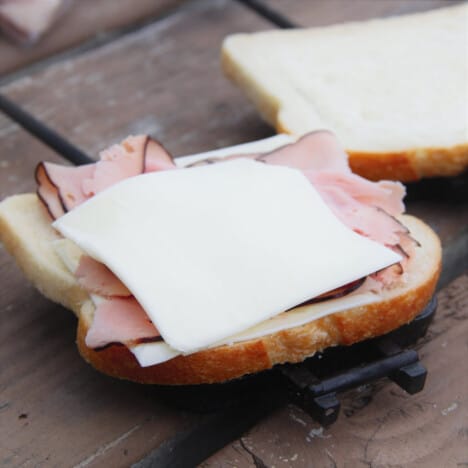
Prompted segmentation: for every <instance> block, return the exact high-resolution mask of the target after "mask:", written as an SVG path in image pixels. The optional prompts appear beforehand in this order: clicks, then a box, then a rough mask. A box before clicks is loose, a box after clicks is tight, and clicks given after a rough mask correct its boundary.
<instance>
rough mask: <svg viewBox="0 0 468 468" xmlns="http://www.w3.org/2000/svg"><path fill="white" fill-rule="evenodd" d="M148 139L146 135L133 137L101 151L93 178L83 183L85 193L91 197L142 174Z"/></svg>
mask: <svg viewBox="0 0 468 468" xmlns="http://www.w3.org/2000/svg"><path fill="white" fill-rule="evenodd" d="M147 139H148V137H147V136H145V135H138V136H131V137H128V138H127V139H126V140H124V141H123V142H122V143H121V144H120V145H113V146H111V147H110V148H107V149H105V150H104V151H101V153H100V161H98V162H97V163H96V164H95V169H94V173H93V175H92V177H90V178H88V179H85V180H84V181H83V191H84V193H85V194H86V195H87V196H88V197H91V196H93V195H95V194H96V193H99V192H101V191H102V190H104V189H106V188H108V187H110V186H112V185H114V184H116V183H117V182H120V181H121V180H124V179H127V178H129V177H134V176H136V175H139V174H142V173H143V171H144V167H145V161H144V159H145V146H146V141H147Z"/></svg>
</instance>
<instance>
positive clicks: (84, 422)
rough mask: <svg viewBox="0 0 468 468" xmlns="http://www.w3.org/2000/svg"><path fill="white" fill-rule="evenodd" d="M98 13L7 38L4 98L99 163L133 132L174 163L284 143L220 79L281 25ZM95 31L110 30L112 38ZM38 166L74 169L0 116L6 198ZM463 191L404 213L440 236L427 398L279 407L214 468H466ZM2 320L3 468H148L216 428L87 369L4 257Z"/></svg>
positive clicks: (425, 189) (425, 352)
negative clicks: (240, 48) (239, 53)
mask: <svg viewBox="0 0 468 468" xmlns="http://www.w3.org/2000/svg"><path fill="white" fill-rule="evenodd" d="M77 3H79V2H77ZM91 3H94V2H85V1H84V0H83V2H82V3H81V4H80V5H78V4H77V5H75V7H74V8H75V9H74V10H73V14H71V13H72V12H70V13H69V15H68V16H67V17H65V18H64V19H63V22H64V24H62V25H61V26H60V27H59V28H58V29H57V30H56V31H53V32H51V33H50V34H49V36H48V37H47V38H46V41H45V42H44V43H43V44H42V45H39V47H38V49H35V50H34V49H32V50H30V51H28V52H27V53H26V54H23V53H22V52H20V51H18V50H16V49H13V48H12V47H11V46H9V45H8V46H7V45H6V44H5V43H2V42H0V56H2V58H3V57H6V56H7V55H8V60H5V61H2V66H3V68H2V71H3V73H4V75H3V77H2V78H1V82H2V83H3V86H2V87H1V89H0V91H1V93H3V94H4V95H6V96H8V97H9V98H10V99H12V100H13V101H15V102H16V103H18V104H20V105H21V106H23V107H24V109H26V110H27V111H28V112H30V113H31V114H32V115H34V116H35V117H36V118H37V119H40V120H41V121H43V122H45V123H46V124H47V125H49V126H50V127H52V128H54V129H55V130H57V131H58V132H59V133H61V134H62V135H63V136H64V137H65V138H66V139H68V140H69V141H71V142H72V143H74V144H75V145H77V146H79V147H80V148H81V149H83V150H84V151H86V152H87V153H88V154H90V155H93V156H95V155H96V154H97V152H98V150H99V149H102V148H103V147H105V146H106V145H109V144H111V143H114V142H116V141H119V140H121V139H122V138H124V137H125V136H126V135H127V134H130V133H136V132H147V133H150V134H152V135H153V136H154V137H156V138H158V139H160V140H162V141H163V142H164V143H165V144H166V145H167V147H168V149H169V150H170V151H171V152H172V153H173V154H175V155H182V154H184V153H185V154H187V153H194V152H197V151H202V150H207V149H212V148H215V147H221V146H225V145H230V144H235V143H241V142H244V141H249V140H253V139H259V138H263V137H266V136H269V135H272V134H273V130H272V129H271V128H270V127H268V126H267V125H266V124H264V123H263V122H262V121H260V119H259V118H258V116H257V114H256V112H255V110H254V109H253V108H252V106H251V105H250V104H249V103H248V102H247V101H246V99H245V98H244V97H243V96H242V94H241V93H240V91H238V90H237V89H236V88H234V87H233V86H232V85H231V84H230V83H229V82H228V81H227V80H226V79H224V78H223V76H222V74H221V72H220V69H219V47H220V43H221V41H222V39H223V37H225V36H226V35H228V34H230V33H234V32H240V31H259V30H264V29H271V28H275V27H276V25H275V24H273V23H272V22H271V21H270V20H269V19H268V18H267V17H264V16H261V15H260V14H259V13H258V12H256V11H254V10H253V9H251V8H248V7H247V6H245V5H244V4H242V3H238V2H235V1H229V0H193V1H182V0H173V1H171V0H164V1H163V2H149V1H144V0H138V1H135V2H131V4H132V8H129V7H128V4H130V2H112V1H104V0H103V1H102V2H96V5H97V3H99V4H100V5H99V7H96V8H97V10H96V14H95V15H91V14H90V11H91V9H92V11H93V12H94V11H95V10H94V5H93V6H91V5H90V4H91ZM124 3H127V5H126V6H124ZM447 3H448V2H446V1H443V0H426V1H424V2H422V1H416V0H379V1H378V2H377V1H374V0H353V1H351V0H329V1H327V2H319V1H318V0H317V1H309V0H294V1H291V2H286V1H283V0H270V1H265V2H264V5H266V6H267V8H268V9H270V13H271V11H273V12H274V13H276V14H277V15H279V18H282V19H283V20H284V21H287V22H291V23H295V24H301V25H304V26H307V25H322V24H329V23H332V22H337V21H346V20H356V19H363V18H368V17H374V16H386V15H391V14H401V13H405V12H409V11H416V10H425V9H430V8H435V7H438V6H440V5H445V4H447ZM116 4H118V5H121V7H120V8H116V6H115V5H116ZM155 4H157V6H155ZM114 13H115V14H116V15H117V16H115V15H114ZM270 17H271V16H270ZM277 17H278V16H277ZM86 18H91V19H89V20H86ZM90 21H93V22H94V23H92V25H93V26H91V25H90V23H89V22H90ZM65 22H66V23H65ZM81 24H83V27H80V25H81ZM66 25H68V26H66ZM98 30H99V31H107V33H106V35H105V39H102V35H96V34H95V33H96V32H97V31H98ZM83 41H85V42H83ZM72 46H73V49H70V47H72ZM7 49H8V54H7V55H4V51H6V50H7ZM58 51H60V55H51V54H54V53H57V52H58ZM31 64H34V65H33V66H32V65H31ZM42 159H46V160H51V161H61V160H62V159H61V156H60V155H57V154H55V153H54V152H52V151H51V150H50V149H48V148H47V147H45V146H44V145H43V144H41V143H40V142H38V140H36V139H35V138H33V137H32V136H30V135H29V134H28V133H27V132H25V131H24V130H22V129H21V128H20V127H19V126H18V125H17V124H16V123H14V122H12V121H11V120H9V119H7V118H5V117H3V116H0V198H3V197H5V196H8V195H11V194H14V193H18V192H26V191H31V190H34V182H33V170H34V167H35V165H36V163H37V162H38V161H39V160H42ZM460 180H461V182H460ZM463 183H468V182H467V179H466V178H465V179H459V181H458V182H457V184H458V186H457V185H456V184H454V183H450V182H435V183H432V182H430V183H426V182H423V183H420V184H417V185H416V186H413V187H411V188H410V191H411V194H412V200H411V201H410V202H409V203H408V211H410V212H412V213H414V214H417V215H418V216H420V217H422V218H423V219H425V220H426V221H427V222H429V223H430V224H431V225H432V226H433V227H434V228H435V229H436V231H437V232H438V233H439V234H440V236H441V238H442V242H443V245H444V252H445V253H444V271H443V276H442V280H441V283H440V286H439V293H438V297H439V302H440V305H439V311H438V315H437V318H436V320H435V322H434V324H433V325H432V326H431V328H430V331H429V334H428V335H427V337H426V338H424V339H423V340H422V342H421V343H419V344H418V345H417V348H418V349H419V351H420V355H421V357H422V361H423V363H424V364H425V366H426V367H427V368H428V369H429V378H428V381H427V383H426V387H425V389H424V391H423V392H421V393H419V394H417V395H414V396H408V395H407V394H405V393H404V392H403V391H402V390H400V389H399V388H398V387H396V386H395V384H392V383H390V382H388V381H379V382H377V383H375V384H371V385H366V386H363V387H360V388H358V389H357V390H354V391H350V392H348V393H346V394H344V395H343V397H342V414H341V416H340V419H339V421H338V422H337V423H336V424H335V425H333V426H332V427H331V428H329V429H324V428H321V427H320V426H318V425H317V424H316V423H314V422H313V420H312V419H311V418H310V417H309V416H308V415H306V414H304V413H303V412H302V411H301V410H299V409H297V408H296V407H293V406H283V407H281V408H279V409H277V410H275V411H273V412H271V413H270V414H269V415H268V416H267V417H266V418H264V419H263V420H261V421H260V422H258V423H257V424H256V425H255V426H254V427H253V428H251V429H250V430H249V431H248V432H246V433H245V434H244V435H243V436H242V437H241V438H239V439H237V440H235V441H233V442H232V443H230V444H228V445H227V446H226V447H225V448H223V449H222V450H220V451H219V452H218V453H216V454H214V455H213V456H211V457H210V458H208V459H207V460H205V461H204V462H203V464H202V466H204V467H225V466H239V467H244V466H257V467H264V466H267V467H270V466H271V467H273V466H275V467H280V466H294V467H309V466H317V467H322V466H324V467H325V466H340V467H345V466H349V467H356V466H373V467H374V466H375V467H377V466H379V467H380V466H382V467H383V466H385V467H386V466H405V467H407V466H421V467H422V466H424V467H427V466H434V467H442V466H444V467H445V466H453V467H456V466H467V465H468V450H467V446H468V429H467V420H468V418H467V416H468V411H467V405H468V400H467V393H468V392H467V389H468V385H467V384H468V379H467V375H468V367H467V359H466V352H467V342H466V336H467V332H468V322H467V321H466V318H467V315H468V294H467V291H468V274H467V273H468V225H467V224H468V223H467V220H468V200H467V199H466V197H464V196H463V195H461V196H460V195H459V193H460V190H459V189H460V184H463ZM437 191H439V192H437ZM434 192H435V193H436V196H434ZM462 193H463V192H462ZM464 193H466V192H464ZM0 313H1V326H0V342H1V345H0V465H1V466H7V467H13V466H47V467H48V466H79V467H85V466H106V467H107V466H112V467H114V466H115V467H117V466H129V465H131V464H133V463H137V465H136V466H151V463H152V462H154V461H155V460H157V454H158V450H160V449H161V447H162V448H167V447H170V444H171V443H173V442H174V441H175V440H178V438H179V439H180V437H181V435H182V436H183V435H184V434H189V433H190V431H191V430H192V428H194V427H197V425H200V424H203V423H204V422H205V421H206V417H207V416H206V415H200V414H194V413H191V412H188V411H181V410H176V409H174V408H171V407H169V406H167V405H165V404H164V403H163V402H162V401H160V399H158V398H157V397H156V396H155V393H154V391H153V390H152V388H151V387H144V386H139V385H136V384H132V383H127V382H120V381H116V380H114V379H111V378H108V377H106V376H103V375H101V374H99V373H97V372H95V371H94V370H93V369H92V368H90V367H89V366H88V365H86V364H85V363H84V362H83V361H82V359H81V358H80V357H79V355H78V352H77V350H76V347H75V345H74V333H75V325H76V324H75V320H74V318H73V316H72V314H70V313H67V312H66V311H64V310H63V309H62V308H61V307H59V306H57V305H55V304H52V303H50V302H49V301H47V300H45V299H44V298H43V297H42V296H41V295H40V294H39V293H38V292H37V291H35V290H34V289H33V288H32V287H31V286H30V285H28V284H27V282H26V281H25V280H24V278H23V276H22V275H21V273H20V271H19V270H18V269H17V267H16V266H15V264H14V262H13V261H12V260H11V259H10V258H9V257H8V255H7V254H6V252H4V250H3V249H2V248H0Z"/></svg>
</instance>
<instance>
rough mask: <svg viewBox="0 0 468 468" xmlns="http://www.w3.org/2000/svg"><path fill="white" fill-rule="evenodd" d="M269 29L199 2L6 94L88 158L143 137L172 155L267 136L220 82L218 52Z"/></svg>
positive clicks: (220, 4)
mask: <svg viewBox="0 0 468 468" xmlns="http://www.w3.org/2000/svg"><path fill="white" fill-rule="evenodd" d="M268 26H269V24H268V23H266V22H265V21H262V20H261V19H259V18H257V17H256V16H254V14H253V13H251V12H250V11H249V10H247V9H245V8H243V7H242V6H239V5H237V3H231V2H227V1H213V2H206V1H204V2H194V3H190V4H189V5H187V8H185V9H184V10H183V11H181V12H180V13H176V14H174V15H171V16H168V17H167V18H165V19H163V20H161V21H160V22H158V23H157V24H154V25H150V26H147V27H145V28H143V29H141V30H139V31H137V32H135V33H133V34H129V35H127V36H126V37H124V38H122V39H121V40H119V41H116V42H113V43H111V44H108V45H106V46H103V47H101V48H99V49H97V50H95V51H93V52H90V53H87V54H84V55H83V56H81V57H78V58H75V59H71V60H64V61H62V62H60V63H57V64H54V65H52V66H50V67H48V68H47V69H45V70H43V71H40V72H38V73H35V74H33V75H31V76H29V77H27V78H24V79H20V80H18V81H16V82H14V83H12V84H11V85H8V86H6V87H4V88H2V92H4V93H6V94H7V95H8V96H9V97H11V98H13V99H14V100H16V101H17V102H19V103H20V104H22V105H24V106H25V107H26V109H28V110H29V111H30V112H32V113H33V114H34V115H36V116H38V117H40V118H41V119H42V120H44V121H45V122H46V123H48V124H49V125H51V126H53V127H54V128H55V129H57V130H58V131H59V132H61V133H63V134H64V135H65V136H66V137H67V138H69V139H70V140H72V141H73V142H74V143H75V144H77V145H78V146H80V147H81V148H83V149H84V150H86V151H87V152H88V153H89V154H91V155H97V152H98V151H99V150H100V149H102V148H104V147H105V146H107V145H109V144H113V143H114V142H116V141H120V140H121V139H123V138H125V137H126V136H127V135H128V134H131V133H138V132H145V133H150V134H152V135H153V136H154V137H156V138H158V139H160V140H161V141H162V142H163V143H164V145H165V146H166V147H167V148H168V149H169V150H170V151H172V152H173V153H174V154H176V155H180V154H184V153H185V154H189V153H194V152H198V151H201V150H205V149H209V148H214V147H220V146H226V145H228V144H234V143H240V142H243V141H249V140H251V139H257V138H261V137H265V136H268V135H271V134H272V133H273V130H272V129H271V128H270V127H268V126H267V125H266V124H264V123H262V122H261V120H260V119H259V118H258V117H257V114H256V112H255V110H254V109H253V107H252V106H250V105H249V104H247V103H246V102H245V100H244V98H243V96H242V95H241V92H240V91H239V90H237V89H236V88H235V87H234V86H233V85H232V84H231V83H229V82H228V81H227V80H226V79H225V78H224V77H223V75H222V73H221V71H220V64H219V48H220V45H221V42H222V40H223V38H224V37H225V36H226V35H227V34H230V33H234V32H236V31H242V30H244V31H247V30H259V29H265V28H266V27H268Z"/></svg>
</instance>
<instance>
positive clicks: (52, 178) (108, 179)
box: [36, 135, 175, 219]
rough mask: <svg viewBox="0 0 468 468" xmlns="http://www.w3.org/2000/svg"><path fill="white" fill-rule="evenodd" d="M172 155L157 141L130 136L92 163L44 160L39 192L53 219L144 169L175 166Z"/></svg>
mask: <svg viewBox="0 0 468 468" xmlns="http://www.w3.org/2000/svg"><path fill="white" fill-rule="evenodd" d="M174 168H175V164H174V161H173V159H172V156H171V155H170V154H169V153H168V152H167V151H166V149H165V148H164V147H163V146H162V145H161V144H160V143H158V142H157V141H156V140H153V139H152V138H150V137H148V136H146V135H137V136H130V137H128V138H127V139H125V140H124V141H123V142H122V143H121V144H120V145H113V146H111V147H110V148H107V149H106V150H104V151H102V152H101V153H100V160H99V161H98V162H96V163H93V164H86V165H84V166H78V167H72V166H62V165H59V164H53V163H48V162H41V163H39V164H38V165H37V167H36V181H37V184H38V189H37V193H38V196H39V198H40V199H41V200H42V202H43V203H44V205H45V206H46V208H47V210H48V212H49V214H50V216H51V217H52V218H53V219H57V218H58V217H60V216H62V215H64V214H65V213H66V212H67V211H69V210H71V209H73V208H75V207H76V206H78V205H79V204H81V203H83V202H84V201H86V200H87V199H88V198H90V197H92V196H93V195H95V194H96V193H98V192H100V191H102V190H104V189H106V188H107V187H110V186H111V185H113V184H116V183H117V182H120V181H121V180H124V179H127V178H128V177H133V176H136V175H139V174H142V173H143V172H153V171H160V170H168V169H174Z"/></svg>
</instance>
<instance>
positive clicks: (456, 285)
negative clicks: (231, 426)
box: [202, 275, 468, 468]
mask: <svg viewBox="0 0 468 468" xmlns="http://www.w3.org/2000/svg"><path fill="white" fill-rule="evenodd" d="M438 298H439V308H438V312H437V315H436V319H435V322H434V323H433V324H432V326H431V328H430V330H429V333H428V334H427V335H426V337H425V338H424V339H423V340H422V341H421V342H420V343H419V345H418V348H419V353H420V357H421V360H422V362H423V363H424V365H425V366H426V367H427V368H428V370H429V376H428V380H427V382H426V386H425V388H424V390H423V391H422V392H421V393H418V394H416V395H413V396H409V395H407V394H406V393H405V392H404V391H403V390H401V389H400V388H399V387H397V386H396V385H395V384H393V383H390V382H388V381H380V382H378V383H376V384H372V385H365V386H362V387H360V388H358V389H357V390H355V391H351V392H347V393H346V394H344V395H342V397H341V401H342V410H341V415H340V417H339V420H338V422H337V423H335V425H333V426H331V427H330V428H329V429H324V428H323V427H320V426H319V425H317V424H316V423H315V422H314V421H313V420H311V418H310V417H309V416H308V415H307V414H305V413H303V412H302V411H301V410H299V409H297V408H296V407H294V406H287V407H285V408H283V409H281V410H279V411H277V412H276V413H275V414H272V415H271V416H270V417H269V418H267V419H266V420H265V421H263V422H262V423H260V424H258V425H257V426H256V427H255V428H254V429H252V430H251V431H250V432H249V433H247V434H246V435H245V436H244V437H242V439H240V440H237V441H236V442H234V443H233V444H231V445H230V446H228V447H226V448H225V449H223V450H222V451H220V452H218V453H217V454H216V455H214V456H212V457H211V458H210V459H208V460H207V461H206V462H205V463H203V464H202V467H203V468H215V467H216V468H218V467H225V466H236V467H239V468H240V467H247V466H257V467H259V466H260V467H271V466H273V465H274V466H275V467H277V468H280V467H294V468H302V467H304V468H306V467H311V466H314V467H328V466H339V467H375V468H376V467H397V466H401V467H403V466H404V467H405V468H406V467H415V468H416V467H418V468H419V467H420V468H422V467H457V466H465V465H466V463H467V461H468V451H467V446H468V444H467V442H468V394H467V391H466V389H467V388H468V363H467V360H466V359H464V358H463V356H466V354H467V351H468V348H467V341H466V336H467V333H468V320H467V319H468V275H465V276H462V277H460V278H459V279H457V280H456V281H454V282H453V283H452V284H450V285H449V286H448V287H447V288H445V289H444V290H443V291H442V292H441V293H440V294H439V296H438ZM246 452H247V453H246Z"/></svg>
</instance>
